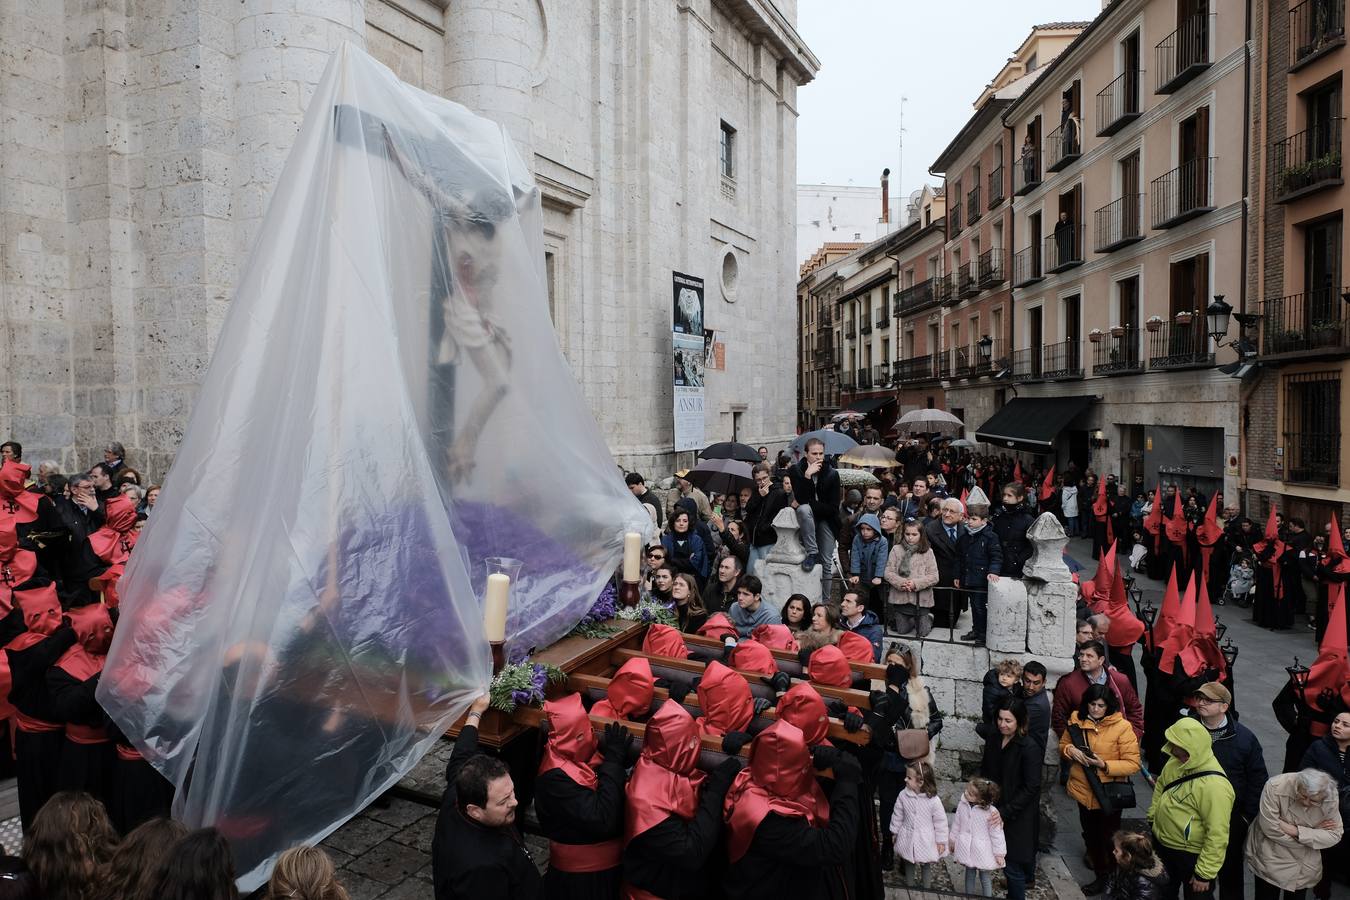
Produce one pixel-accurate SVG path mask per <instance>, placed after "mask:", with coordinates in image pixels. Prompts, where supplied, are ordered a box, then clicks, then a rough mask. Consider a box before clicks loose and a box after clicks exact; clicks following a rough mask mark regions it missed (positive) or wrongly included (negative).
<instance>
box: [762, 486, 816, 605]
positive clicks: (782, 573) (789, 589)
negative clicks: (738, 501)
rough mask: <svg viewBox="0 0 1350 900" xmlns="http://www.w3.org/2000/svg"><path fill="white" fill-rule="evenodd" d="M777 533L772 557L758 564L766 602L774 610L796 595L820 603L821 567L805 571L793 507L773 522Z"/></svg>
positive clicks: (802, 550)
mask: <svg viewBox="0 0 1350 900" xmlns="http://www.w3.org/2000/svg"><path fill="white" fill-rule="evenodd" d="M773 530H774V531H775V532H777V533H778V540H777V542H775V543H774V545H773V549H772V550H770V551H769V555H768V556H766V557H764V559H763V561H762V562H760V564H759V580H760V581H762V582H764V602H765V603H768V604H769V605H770V606H771V607H778V606H782V605H783V604H784V603H786V602H787V598H788V597H791V596H792V595H793V594H804V595H806V599H807V601H809V602H810V603H812V604H815V603H819V602H820V598H821V583H820V576H821V570H820V566H819V565H817V566H815V567H814V568H812V569H811V570H810V571H809V572H808V571H803V570H802V560H804V559H806V550H805V548H803V547H802V541H801V538H800V537H798V536H797V532H798V531H799V530H800V527H799V526H798V525H797V514H796V513H795V512H793V510H792V508H791V507H787V508H784V509H780V510H779V511H778V515H777V516H775V517H774V520H773Z"/></svg>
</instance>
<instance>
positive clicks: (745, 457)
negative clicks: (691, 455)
mask: <svg viewBox="0 0 1350 900" xmlns="http://www.w3.org/2000/svg"><path fill="white" fill-rule="evenodd" d="M698 458H699V459H739V460H740V461H741V462H748V463H750V465H752V466H753V465H754V464H755V463H757V462H759V461H760V459H759V451H758V450H756V449H755V448H754V447H751V446H750V445H749V444H740V443H737V442H736V441H718V442H717V443H716V444H709V445H708V446H706V447H704V448H703V449H702V450H700V451H699V452H698Z"/></svg>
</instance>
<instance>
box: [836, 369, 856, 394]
mask: <svg viewBox="0 0 1350 900" xmlns="http://www.w3.org/2000/svg"><path fill="white" fill-rule="evenodd" d="M853 388H854V384H853V376H852V375H851V374H849V373H848V372H842V373H840V375H839V390H841V391H851V390H853Z"/></svg>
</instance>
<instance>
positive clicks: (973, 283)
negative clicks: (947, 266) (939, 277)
mask: <svg viewBox="0 0 1350 900" xmlns="http://www.w3.org/2000/svg"><path fill="white" fill-rule="evenodd" d="M979 268H980V264H979V262H978V261H977V260H971V261H970V262H968V263H966V264H965V265H964V266H962V267H961V268H959V269H957V270H956V296H958V297H961V298H965V297H974V296H975V295H976V294H978V293H979V292H980V283H979V282H980V278H979V274H980V273H979Z"/></svg>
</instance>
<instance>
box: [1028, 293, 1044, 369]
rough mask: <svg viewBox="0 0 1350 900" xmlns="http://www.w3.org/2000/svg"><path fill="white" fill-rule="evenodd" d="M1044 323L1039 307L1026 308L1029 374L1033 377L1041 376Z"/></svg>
mask: <svg viewBox="0 0 1350 900" xmlns="http://www.w3.org/2000/svg"><path fill="white" fill-rule="evenodd" d="M1044 324H1045V322H1044V319H1043V318H1042V316H1041V307H1039V306H1038V307H1036V308H1035V309H1029V310H1027V346H1028V347H1029V348H1031V352H1030V353H1029V354H1028V355H1029V356H1030V357H1031V376H1032V377H1033V378H1040V377H1041V359H1042V353H1041V348H1042V347H1044V346H1045V330H1044Z"/></svg>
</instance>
